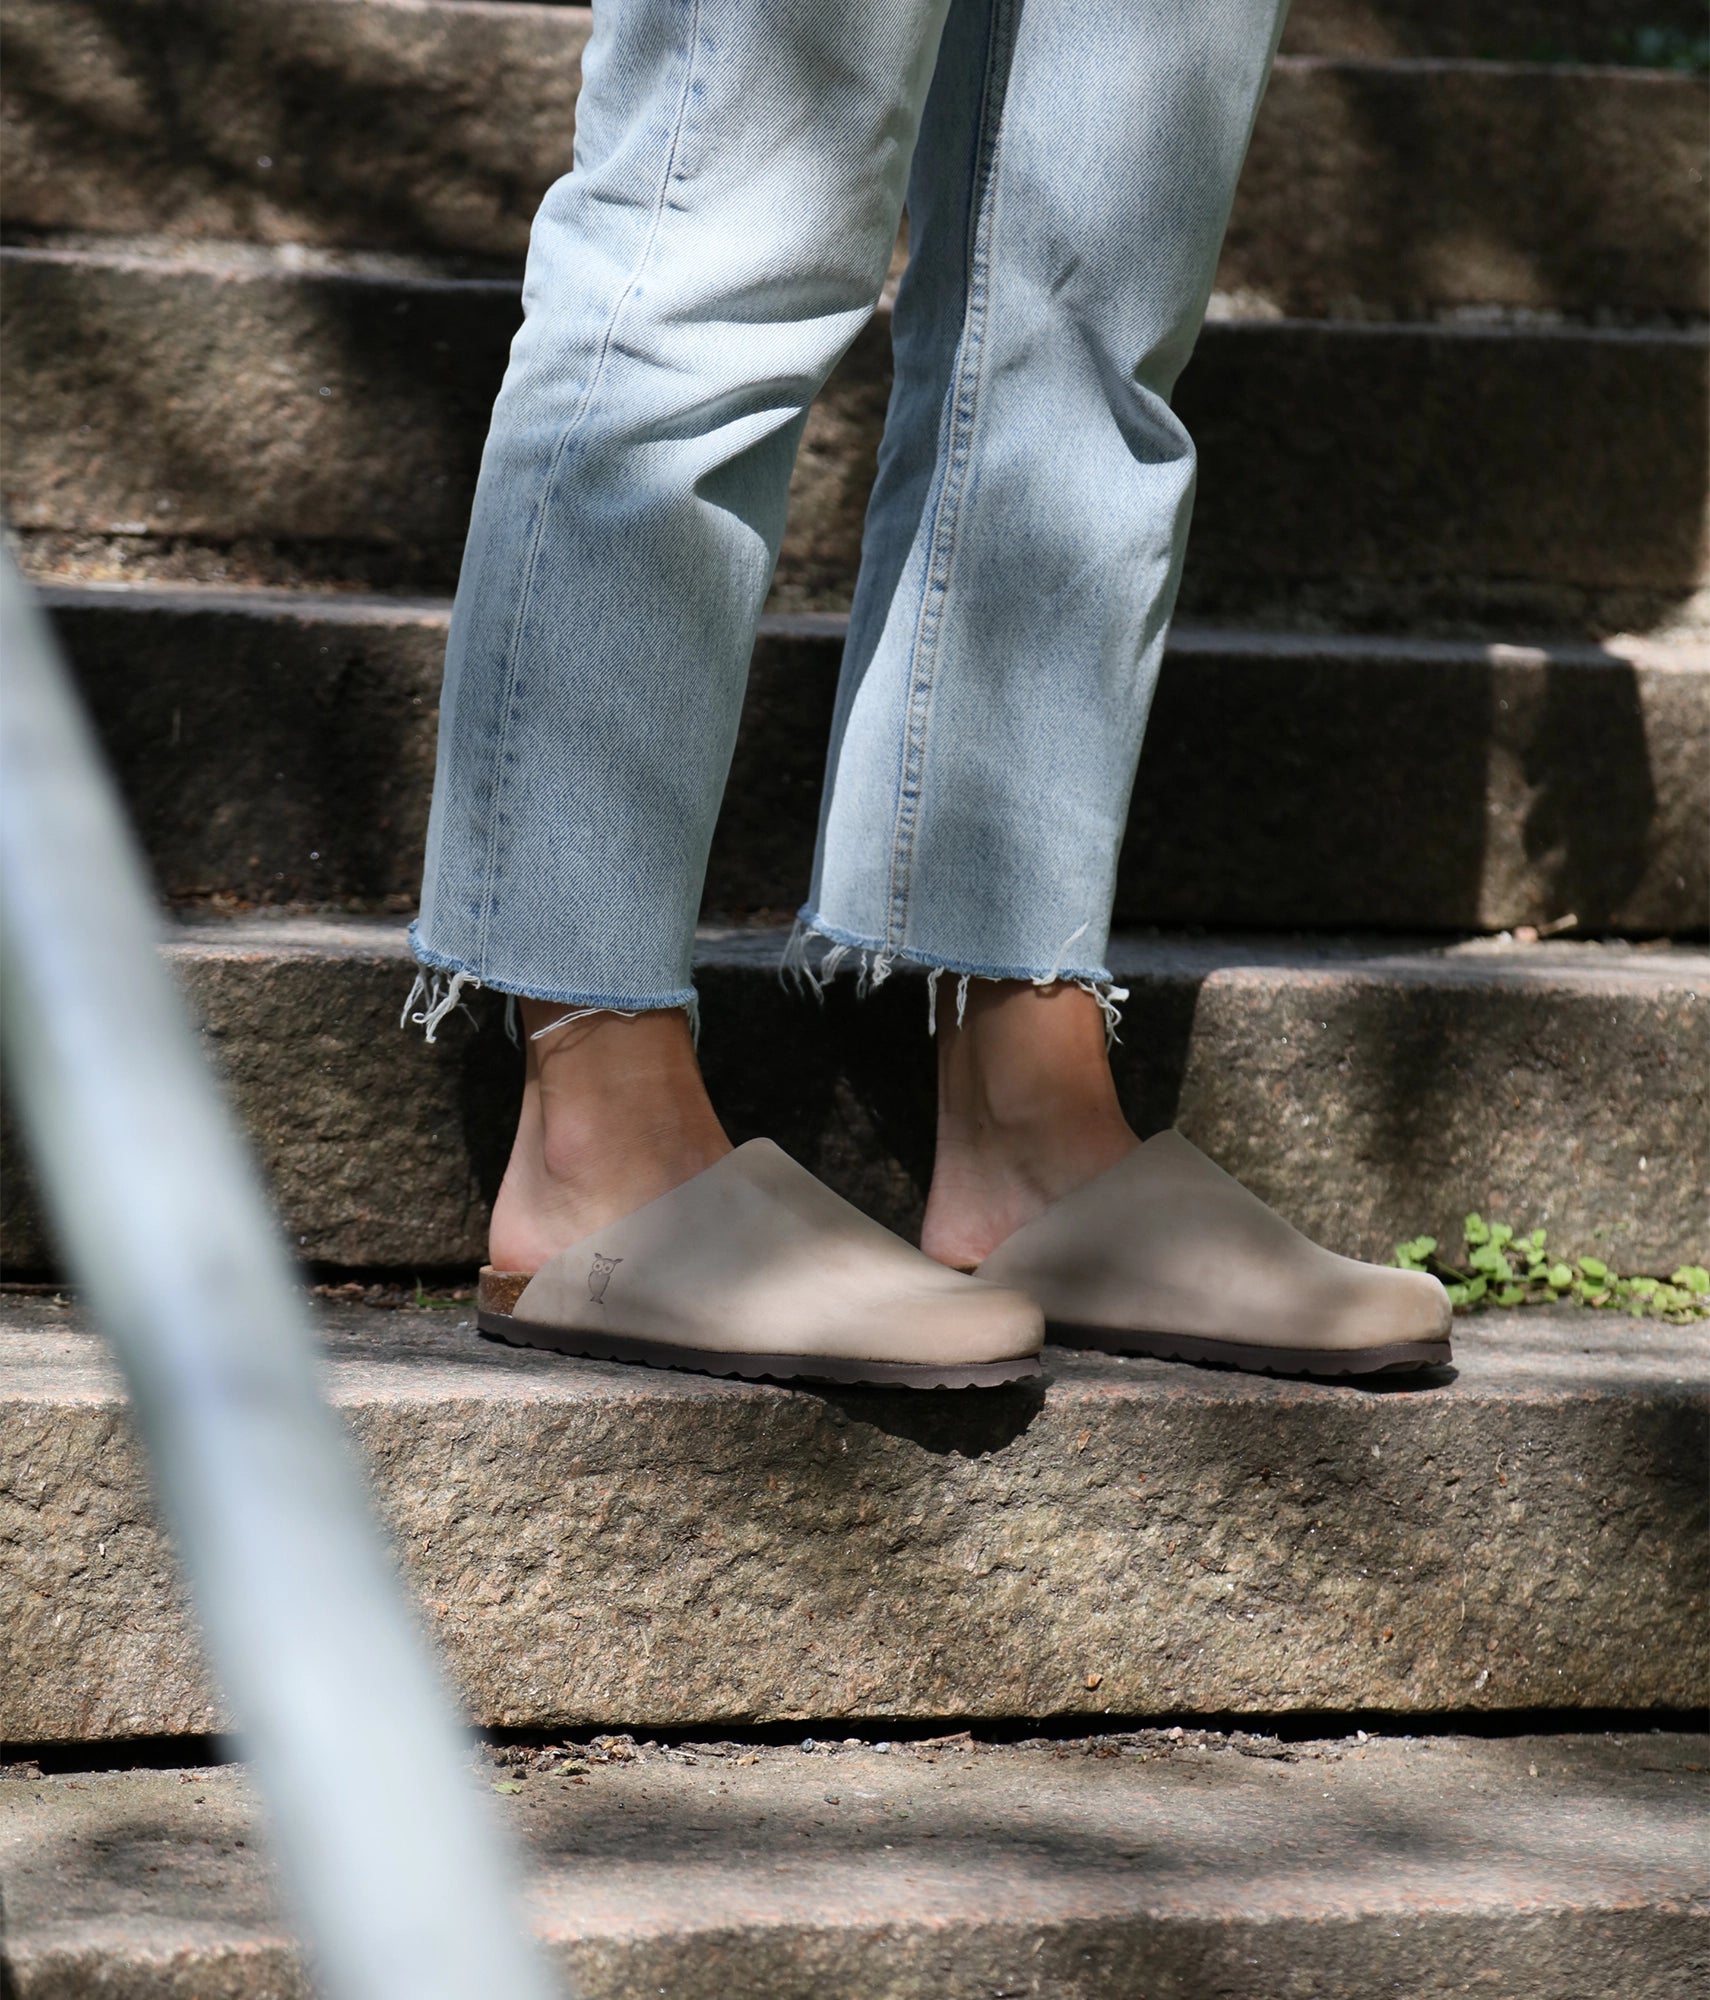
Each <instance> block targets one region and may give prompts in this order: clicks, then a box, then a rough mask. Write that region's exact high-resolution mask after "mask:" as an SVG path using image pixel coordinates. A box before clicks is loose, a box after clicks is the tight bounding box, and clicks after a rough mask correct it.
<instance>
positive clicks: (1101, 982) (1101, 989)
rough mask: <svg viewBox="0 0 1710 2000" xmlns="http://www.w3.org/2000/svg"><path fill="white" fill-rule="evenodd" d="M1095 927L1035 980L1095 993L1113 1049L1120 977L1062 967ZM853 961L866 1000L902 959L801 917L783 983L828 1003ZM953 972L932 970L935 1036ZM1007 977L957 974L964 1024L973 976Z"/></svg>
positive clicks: (929, 1004)
mask: <svg viewBox="0 0 1710 2000" xmlns="http://www.w3.org/2000/svg"><path fill="white" fill-rule="evenodd" d="M1091 928H1092V925H1091V923H1090V922H1088V923H1084V924H1082V925H1081V926H1080V928H1079V929H1078V930H1075V931H1071V932H1070V934H1069V935H1068V936H1067V937H1066V938H1065V939H1064V940H1063V942H1062V944H1061V946H1059V948H1058V951H1057V956H1056V958H1055V959H1054V960H1053V961H1052V965H1051V970H1050V971H1049V972H1042V973H1039V974H1037V975H1035V976H1034V978H1033V980H1032V984H1033V985H1035V986H1038V987H1046V986H1059V985H1061V986H1078V987H1079V988H1080V990H1081V991H1082V992H1083V993H1090V994H1091V995H1092V997H1093V999H1094V1001H1095V1002H1096V1003H1097V1005H1098V1011H1099V1014H1100V1016H1101V1017H1102V1019H1103V1021H1104V1041H1105V1047H1106V1048H1110V1047H1112V1046H1113V1045H1114V1044H1116V1043H1118V1042H1120V1041H1121V1040H1122V1037H1121V1036H1120V1035H1119V1034H1118V1033H1117V1029H1118V1028H1119V1027H1121V1025H1122V1009H1121V1007H1120V1006H1119V1005H1118V1004H1117V1003H1118V1002H1119V1001H1123V1000H1126V999H1127V998H1128V988H1127V987H1126V986H1118V985H1117V984H1116V982H1115V981H1114V980H1108V979H1078V978H1075V977H1073V976H1070V977H1069V978H1067V979H1065V978H1064V977H1063V974H1062V970H1061V968H1062V964H1063V960H1064V958H1065V957H1066V956H1067V954H1068V950H1069V947H1070V946H1071V945H1072V944H1074V943H1075V941H1076V940H1077V939H1078V938H1082V937H1084V936H1085V935H1086V933H1087V932H1088V931H1089V930H1090V929H1091ZM815 944H823V945H824V946H825V947H826V949H825V951H824V952H823V953H822V954H821V956H820V959H819V962H818V964H817V965H816V964H815V963H814V962H813V961H812V960H811V959H810V958H809V956H808V953H809V949H810V947H812V946H813V945H815ZM851 959H855V960H857V961H858V962H859V967H860V970H859V972H858V973H857V975H856V980H855V997H856V999H858V1000H864V999H865V998H866V997H867V995H868V994H869V993H872V992H876V991H877V990H878V988H879V987H881V986H883V985H884V983H885V981H886V980H887V979H889V978H890V976H891V974H892V972H894V971H895V969H896V966H897V963H898V955H897V953H896V952H895V951H892V950H891V949H889V948H888V947H876V946H871V945H852V944H841V943H839V942H838V941H837V940H836V939H835V938H829V937H827V936H826V934H825V933H824V932H823V931H818V930H815V929H813V927H812V926H811V925H809V924H806V923H804V922H803V921H802V920H801V918H799V917H798V918H797V919H796V922H795V925H794V927H793V928H792V930H791V932H790V936H789V942H788V943H787V944H786V945H785V946H784V953H783V957H782V958H781V959H780V960H779V962H778V982H779V984H780V985H793V986H794V987H795V989H796V991H797V992H798V993H799V992H801V990H802V989H803V987H806V988H807V990H808V991H809V992H811V993H812V995H813V997H814V999H815V1000H816V1001H817V1002H818V1003H819V1004H820V1005H821V1006H823V1005H824V1004H825V989H826V988H827V987H828V986H829V985H830V984H831V982H832V981H833V980H834V979H835V978H836V977H837V975H838V973H839V972H840V971H841V970H842V969H843V968H844V965H845V964H846V962H847V961H849V960H851ZM950 970H951V968H950V967H949V966H947V965H932V966H928V967H927V968H926V1032H927V1033H928V1034H929V1035H936V1034H937V1033H938V982H939V980H940V979H942V978H943V977H944V975H945V973H946V972H948V971H950ZM1002 977H1003V975H1002V974H998V973H989V972H960V973H957V974H956V1025H957V1027H958V1028H960V1027H961V1026H962V1025H963V1023H964V1021H965V1020H966V1018H967V1013H968V982H969V981H970V980H972V979H989V980H992V981H994V982H996V981H997V980H998V979H1000V978H1002Z"/></svg>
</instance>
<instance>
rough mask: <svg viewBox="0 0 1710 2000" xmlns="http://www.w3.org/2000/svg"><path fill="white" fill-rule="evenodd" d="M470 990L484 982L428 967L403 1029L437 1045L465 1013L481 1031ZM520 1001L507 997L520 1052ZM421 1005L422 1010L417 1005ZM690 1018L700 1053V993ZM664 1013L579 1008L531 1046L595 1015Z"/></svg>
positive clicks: (534, 1037) (629, 1017)
mask: <svg viewBox="0 0 1710 2000" xmlns="http://www.w3.org/2000/svg"><path fill="white" fill-rule="evenodd" d="M466 986H468V987H472V988H474V990H475V991H476V992H481V991H482V990H484V989H483V987H482V984H481V981H480V980H479V979H477V978H476V977H475V975H474V973H472V972H452V973H447V972H442V971H438V970H436V969H430V968H428V967H426V966H424V967H423V968H422V970H421V971H420V972H418V973H417V974H416V980H415V984H414V985H413V986H412V987H411V988H410V997H409V998H408V999H407V1000H406V1001H405V1002H404V1011H403V1013H402V1014H401V1015H400V1016H399V1017H398V1026H399V1027H400V1028H412V1027H414V1028H420V1029H421V1030H422V1031H423V1033H424V1036H425V1038H426V1039H427V1040H428V1041H430V1042H431V1041H433V1040H434V1039H435V1038H436V1037H437V1035H438V1033H439V1029H440V1024H441V1023H442V1022H443V1021H444V1020H445V1018H446V1017H447V1015H449V1014H451V1013H453V1012H454V1011H455V1012H457V1013H461V1014H464V1015H467V1016H468V1018H469V1020H470V1021H471V1022H472V1023H473V1024H474V1025H475V1026H476V1027H477V1028H478V1027H479V1026H480V1025H481V1024H480V1022H479V1021H476V1019H475V1016H474V1015H473V1014H471V1013H470V1012H469V1003H468V1001H466V1000H465V999H464V998H463V989H464V988H465V987H466ZM517 998H518V996H517V995H516V994H514V993H507V994H506V995H505V1033H506V1035H507V1036H508V1037H509V1039H510V1040H511V1042H512V1043H514V1044H515V1045H516V1046H517V1047H518V1048H520V1047H521V1046H522V1038H521V1037H520V1035H519V1034H518V1033H517V1018H518V1010H517ZM418 1001H420V1002H421V1003H422V1004H421V1007H420V1008H419V1010H418V1008H417V1005H416V1003H417V1002H418ZM679 1004H680V1005H681V1007H682V1011H683V1012H684V1013H685V1014H687V1015H688V1017H689V1039H690V1041H691V1042H692V1043H693V1044H694V1046H695V1047H696V1048H697V1049H698V1048H699V1047H700V1045H701V998H700V995H699V994H698V993H697V994H696V995H695V997H694V998H693V999H692V1000H689V1001H687V1002H681V1003H679ZM659 1011H663V1010H661V1009H654V1008H648V1007H578V1008H575V1009H574V1010H573V1011H572V1012H570V1013H568V1014H561V1015H560V1016H559V1017H558V1019H557V1020H556V1021H549V1022H548V1023H547V1025H546V1026H545V1027H544V1028H537V1029H535V1031H534V1033H533V1034H531V1035H530V1036H529V1040H530V1041H531V1042H538V1041H539V1040H540V1039H541V1037H542V1036H543V1035H550V1034H551V1033H552V1031H553V1029H555V1028H563V1027H567V1026H568V1025H569V1024H570V1022H572V1021H586V1020H587V1019H589V1017H590V1016H592V1015H594V1014H616V1015H617V1016H618V1018H619V1019H620V1020H624V1021H633V1020H634V1019H635V1017H636V1016H637V1015H638V1014H647V1013H654V1012H659Z"/></svg>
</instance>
